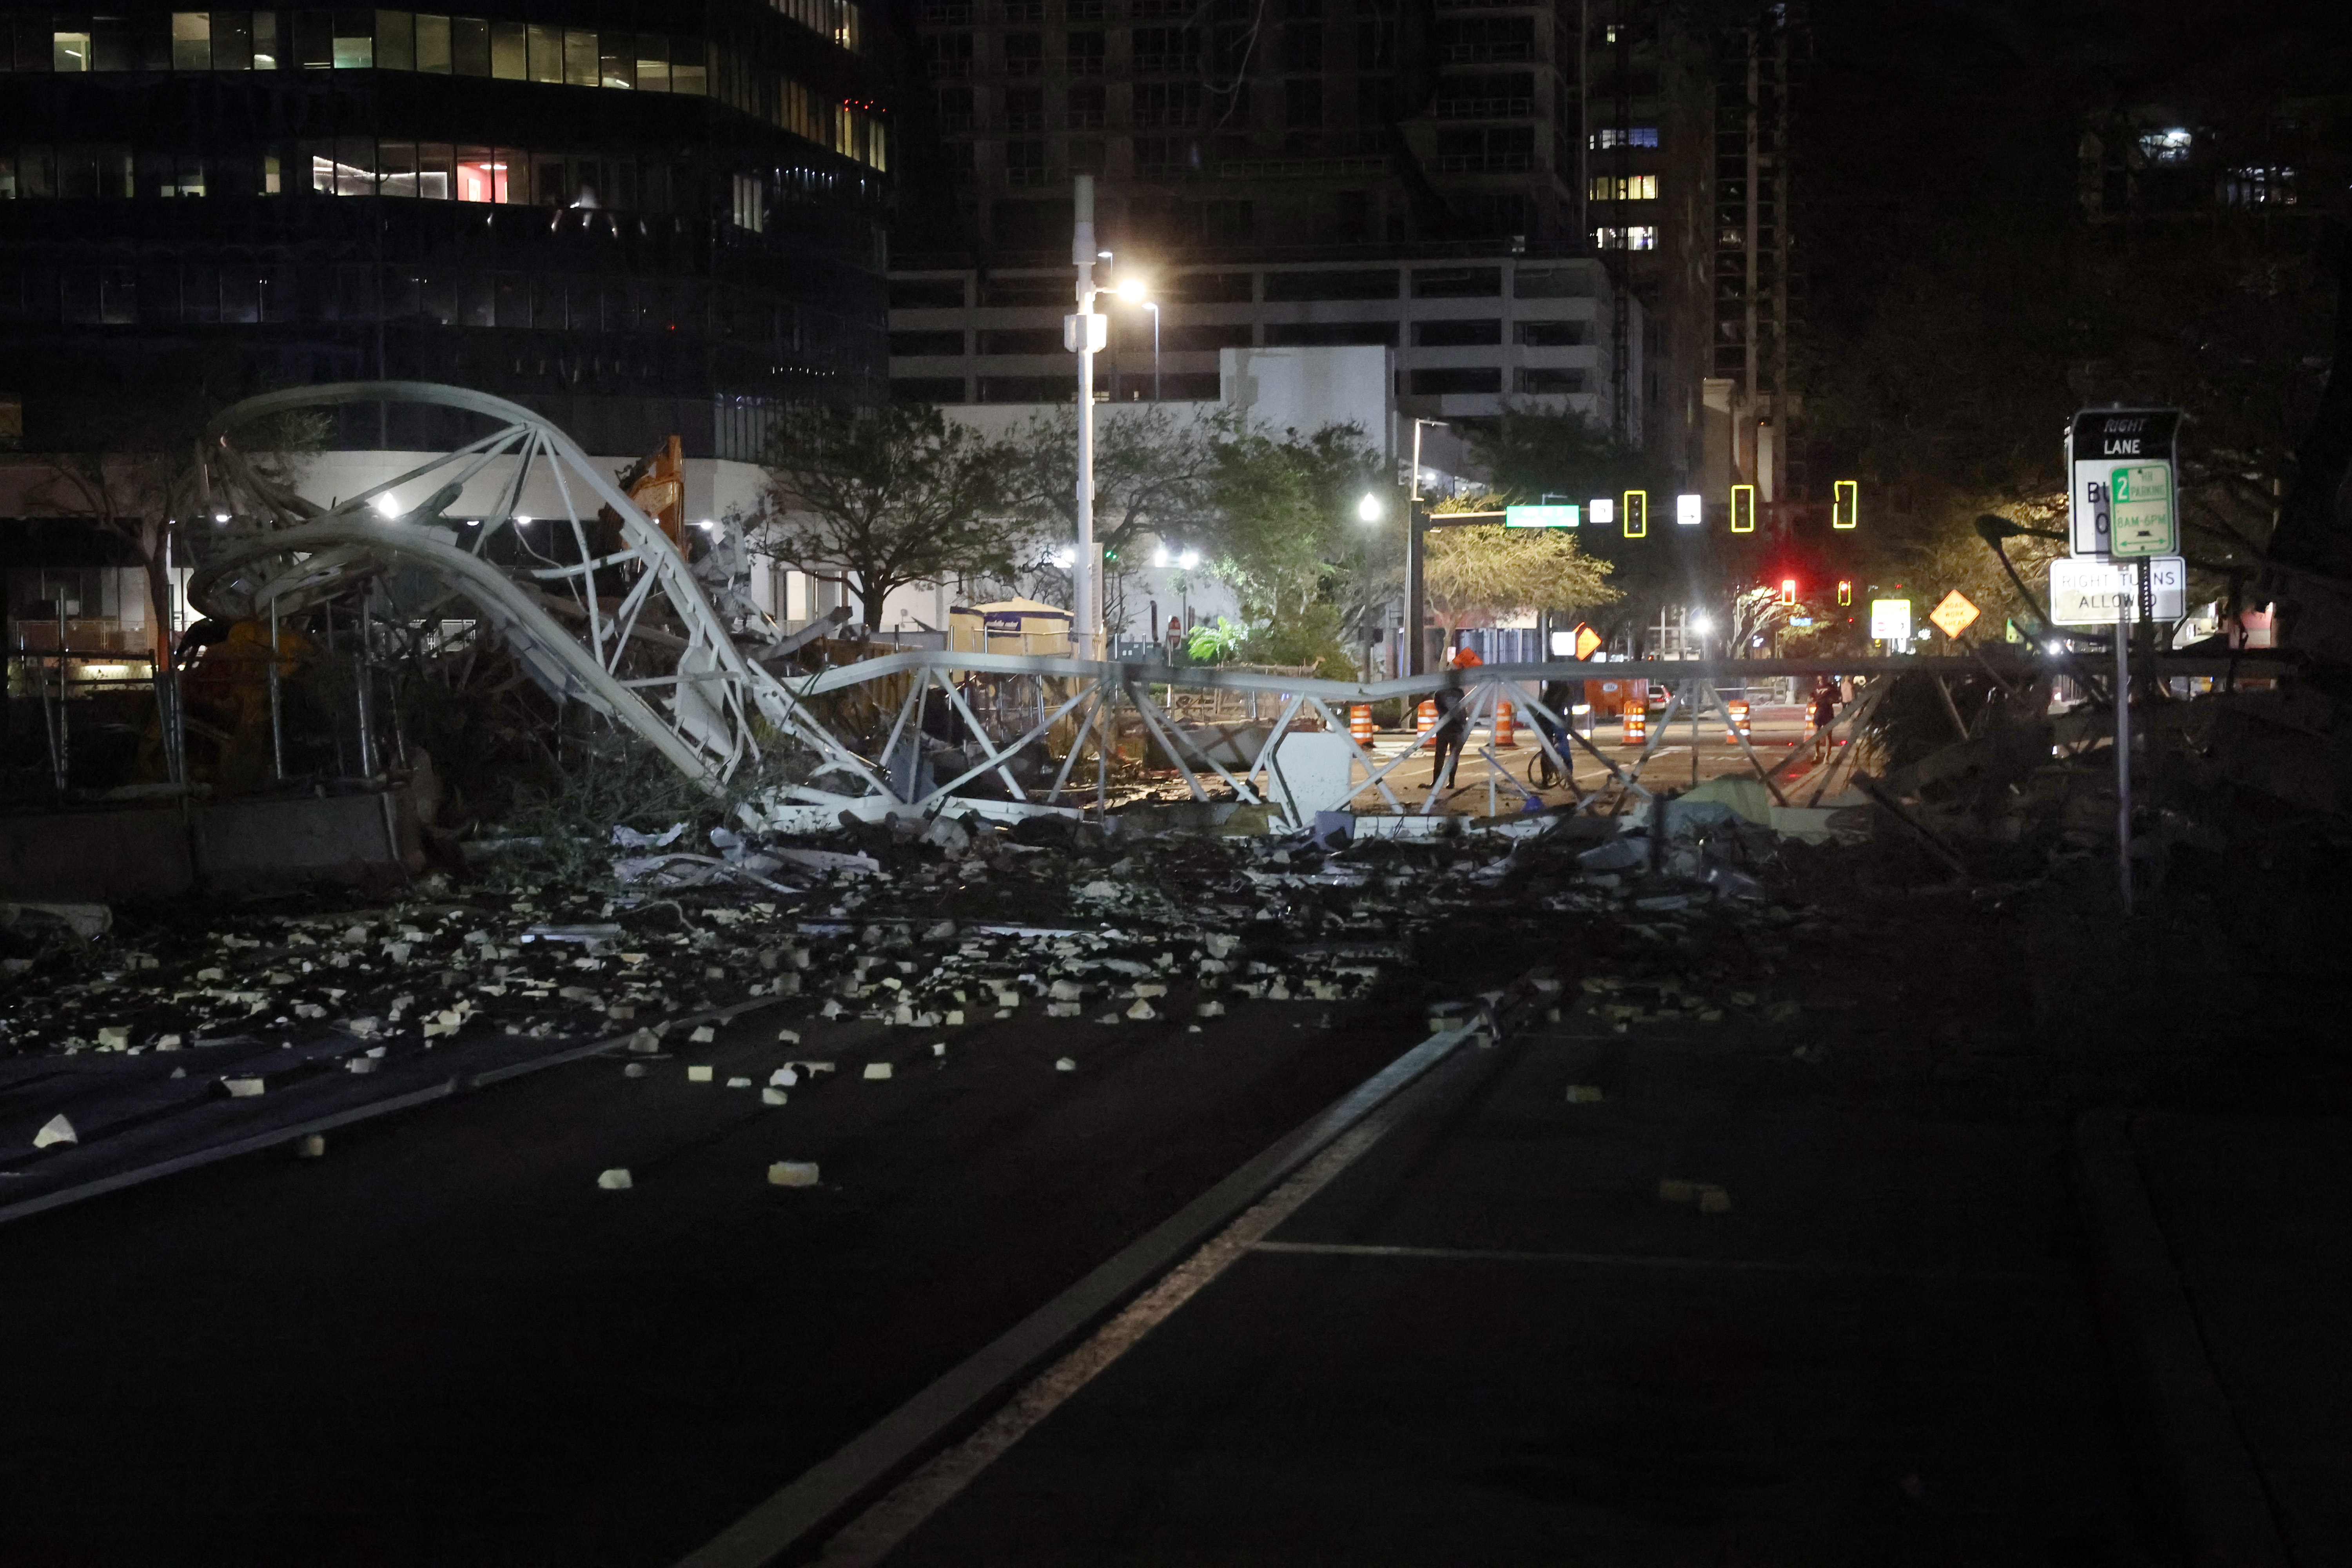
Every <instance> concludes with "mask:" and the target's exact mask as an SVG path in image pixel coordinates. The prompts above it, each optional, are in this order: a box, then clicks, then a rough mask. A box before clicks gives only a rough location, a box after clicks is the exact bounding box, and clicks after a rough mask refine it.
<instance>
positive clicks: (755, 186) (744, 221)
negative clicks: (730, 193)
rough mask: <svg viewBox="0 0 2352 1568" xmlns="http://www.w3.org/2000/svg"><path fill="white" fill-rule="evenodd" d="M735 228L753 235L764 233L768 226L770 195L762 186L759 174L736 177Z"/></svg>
mask: <svg viewBox="0 0 2352 1568" xmlns="http://www.w3.org/2000/svg"><path fill="white" fill-rule="evenodd" d="M735 226H736V227H738V228H743V229H749V230H751V232H752V233H753V234H761V233H764V232H765V231H766V229H767V226H768V194H767V192H766V191H765V190H764V189H763V188H762V187H761V184H760V176H759V175H757V174H738V175H736V176H735Z"/></svg>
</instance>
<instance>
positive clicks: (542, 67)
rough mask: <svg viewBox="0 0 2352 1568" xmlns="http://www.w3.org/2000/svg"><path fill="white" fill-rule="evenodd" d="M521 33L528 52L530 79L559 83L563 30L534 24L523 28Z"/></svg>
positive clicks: (561, 74)
mask: <svg viewBox="0 0 2352 1568" xmlns="http://www.w3.org/2000/svg"><path fill="white" fill-rule="evenodd" d="M523 33H524V36H525V38H526V40H527V41H528V44H529V47H530V79H531V80H532V81H544V82H555V83H561V82H562V80H563V29H562V28H561V27H543V26H540V25H539V24H538V23H536V22H534V23H532V24H531V25H530V26H528V27H525V28H524V29H523Z"/></svg>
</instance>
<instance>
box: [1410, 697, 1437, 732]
mask: <svg viewBox="0 0 2352 1568" xmlns="http://www.w3.org/2000/svg"><path fill="white" fill-rule="evenodd" d="M1412 727H1413V731H1414V732H1415V733H1417V734H1423V735H1426V734H1428V733H1429V732H1430V731H1432V730H1434V729H1436V728H1437V699H1436V698H1434V697H1424V698H1423V699H1422V700H1421V706H1420V707H1418V708H1416V709H1414V710H1412Z"/></svg>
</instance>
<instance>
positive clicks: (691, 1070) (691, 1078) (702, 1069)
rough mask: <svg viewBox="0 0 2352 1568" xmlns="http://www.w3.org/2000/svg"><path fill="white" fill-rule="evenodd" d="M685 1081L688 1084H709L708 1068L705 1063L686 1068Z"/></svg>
mask: <svg viewBox="0 0 2352 1568" xmlns="http://www.w3.org/2000/svg"><path fill="white" fill-rule="evenodd" d="M686 1081H687V1082H688V1083H709V1081H710V1068H709V1065H708V1064H707V1063H698V1064H696V1065H694V1066H691V1067H688V1068H687V1069H686Z"/></svg>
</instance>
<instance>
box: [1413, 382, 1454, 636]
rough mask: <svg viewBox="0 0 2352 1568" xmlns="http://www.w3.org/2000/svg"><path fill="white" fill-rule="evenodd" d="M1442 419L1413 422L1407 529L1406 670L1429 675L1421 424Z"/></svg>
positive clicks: (1434, 423)
mask: <svg viewBox="0 0 2352 1568" xmlns="http://www.w3.org/2000/svg"><path fill="white" fill-rule="evenodd" d="M1444 423H1445V421H1444V420H1443V419H1423V418H1420V417H1418V416H1416V417H1415V418H1414V419H1413V422H1412V497H1411V501H1410V509H1409V510H1408V511H1407V513H1406V516H1405V529H1404V637H1405V643H1404V672H1405V673H1406V674H1407V675H1426V674H1427V673H1428V672H1429V647H1428V644H1429V639H1428V637H1424V636H1423V634H1422V629H1421V627H1422V622H1423V620H1424V619H1425V618H1427V616H1428V614H1429V598H1428V595H1427V593H1426V591H1425V589H1424V586H1423V582H1422V578H1423V565H1424V563H1425V562H1426V559H1427V556H1428V553H1429V550H1428V539H1427V537H1426V535H1427V531H1428V528H1429V517H1428V514H1427V513H1426V512H1424V511H1423V510H1422V505H1421V427H1422V426H1424V425H1443V424H1444Z"/></svg>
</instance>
